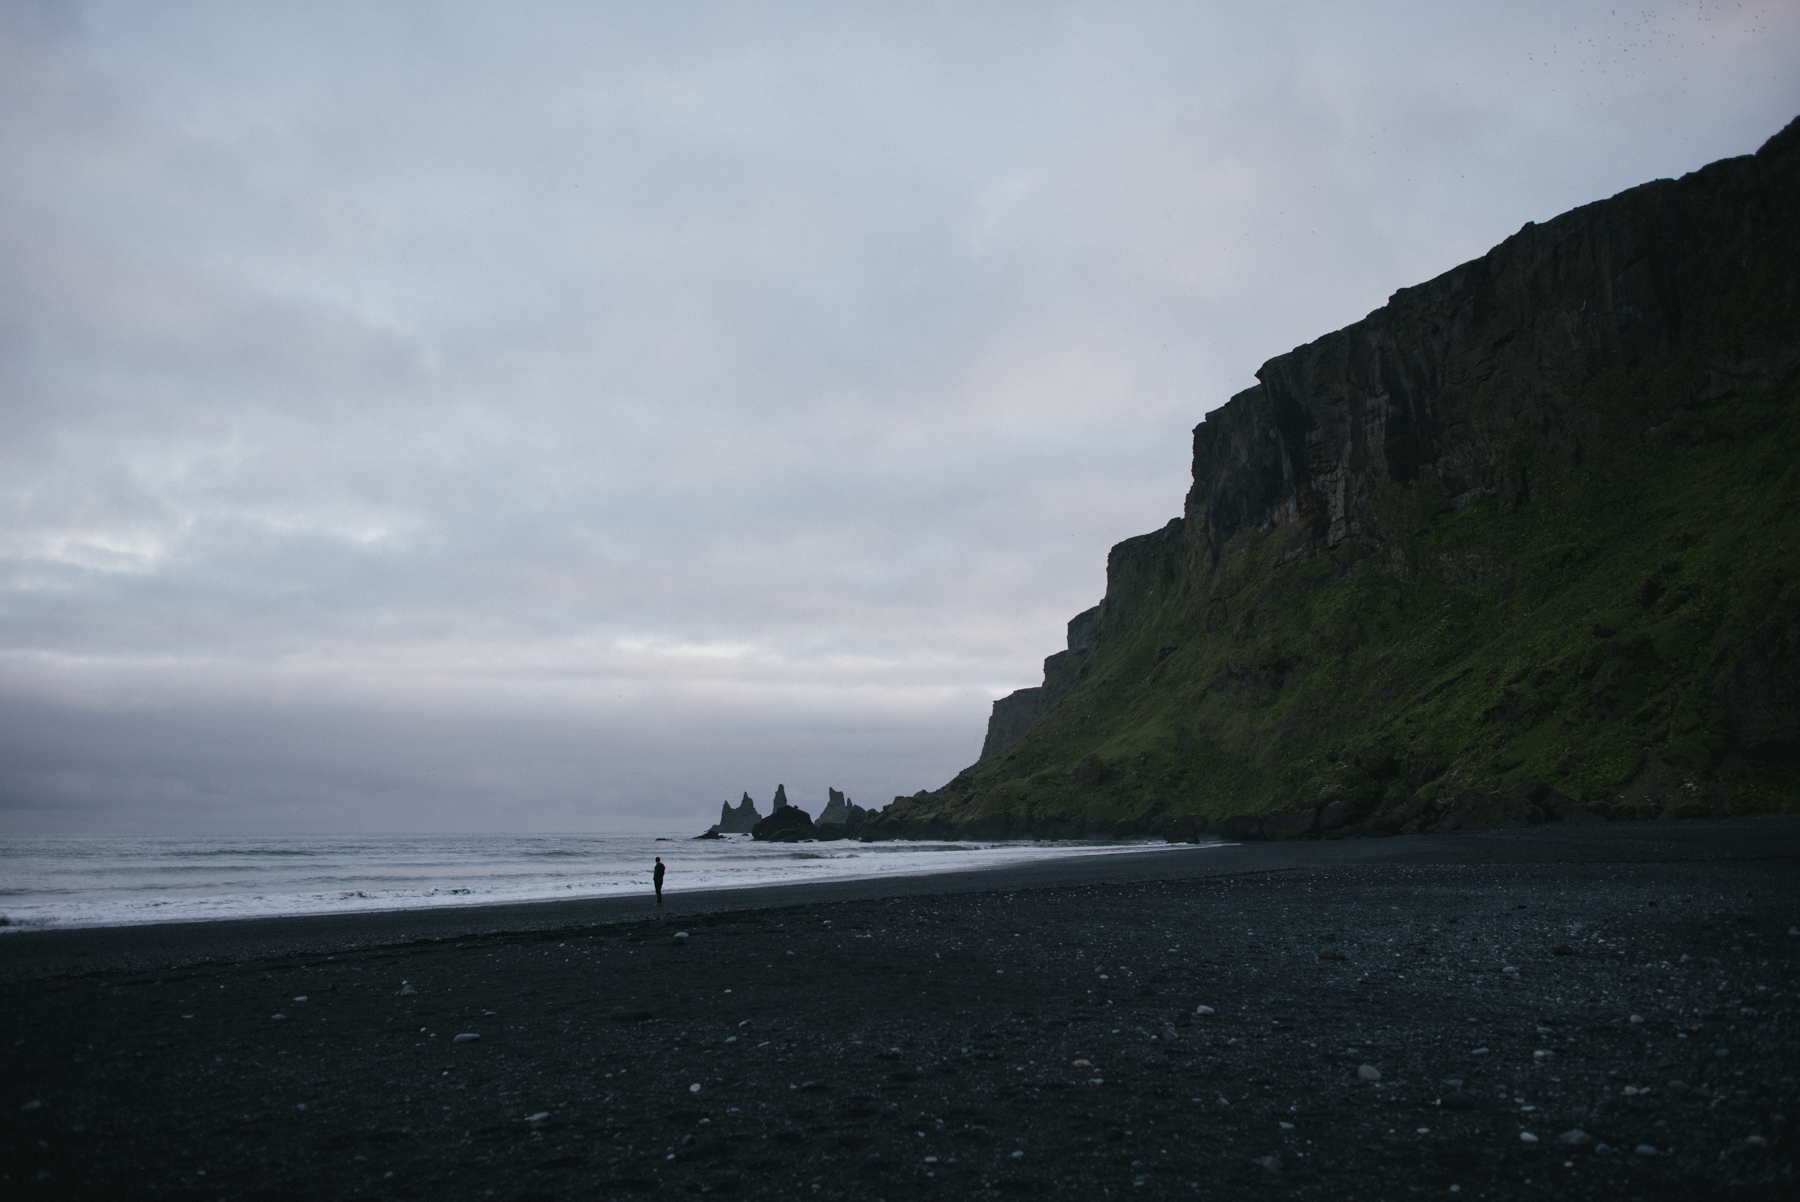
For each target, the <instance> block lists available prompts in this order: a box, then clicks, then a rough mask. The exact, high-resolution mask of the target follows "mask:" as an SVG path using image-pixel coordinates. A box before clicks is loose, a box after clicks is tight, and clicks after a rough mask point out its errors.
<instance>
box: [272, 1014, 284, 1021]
mask: <svg viewBox="0 0 1800 1202" xmlns="http://www.w3.org/2000/svg"><path fill="white" fill-rule="evenodd" d="M269 1017H270V1018H272V1019H277V1020H280V1019H284V1018H286V1017H287V1015H285V1014H271V1015H269Z"/></svg>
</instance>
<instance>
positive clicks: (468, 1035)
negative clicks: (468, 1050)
mask: <svg viewBox="0 0 1800 1202" xmlns="http://www.w3.org/2000/svg"><path fill="white" fill-rule="evenodd" d="M480 1038H481V1036H479V1035H477V1034H476V1033H475V1032H473V1031H464V1032H463V1033H462V1034H461V1035H458V1036H457V1037H456V1038H455V1039H452V1040H451V1041H450V1042H451V1043H474V1042H475V1041H476V1040H477V1039H480Z"/></svg>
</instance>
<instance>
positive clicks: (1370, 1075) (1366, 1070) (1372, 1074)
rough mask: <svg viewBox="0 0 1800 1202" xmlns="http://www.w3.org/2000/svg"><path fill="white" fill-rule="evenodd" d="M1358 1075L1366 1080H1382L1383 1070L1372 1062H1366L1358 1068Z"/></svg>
mask: <svg viewBox="0 0 1800 1202" xmlns="http://www.w3.org/2000/svg"><path fill="white" fill-rule="evenodd" d="M1356 1075H1357V1076H1358V1077H1359V1078H1361V1079H1362V1080H1364V1081H1379V1080H1381V1070H1380V1069H1378V1068H1376V1067H1375V1066H1374V1065H1372V1064H1365V1065H1363V1066H1362V1067H1360V1068H1358V1069H1357V1070H1356Z"/></svg>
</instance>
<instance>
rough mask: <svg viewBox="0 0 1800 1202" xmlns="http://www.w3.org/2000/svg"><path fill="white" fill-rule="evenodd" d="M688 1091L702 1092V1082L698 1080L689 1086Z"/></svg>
mask: <svg viewBox="0 0 1800 1202" xmlns="http://www.w3.org/2000/svg"><path fill="white" fill-rule="evenodd" d="M688 1092H689V1093H699V1092H700V1083H699V1082H698V1081H696V1082H694V1083H693V1084H692V1085H690V1086H688Z"/></svg>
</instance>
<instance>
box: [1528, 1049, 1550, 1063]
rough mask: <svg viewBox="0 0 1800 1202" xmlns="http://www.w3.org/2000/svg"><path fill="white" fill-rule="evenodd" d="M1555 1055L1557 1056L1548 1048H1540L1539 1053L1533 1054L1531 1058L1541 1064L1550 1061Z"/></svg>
mask: <svg viewBox="0 0 1800 1202" xmlns="http://www.w3.org/2000/svg"><path fill="white" fill-rule="evenodd" d="M1555 1055H1556V1053H1555V1052H1552V1051H1550V1050H1548V1049H1546V1048H1539V1049H1538V1050H1537V1051H1535V1052H1533V1053H1532V1054H1531V1058H1532V1059H1533V1060H1537V1061H1540V1062H1541V1061H1544V1060H1549V1059H1551V1058H1553V1057H1554V1056H1555Z"/></svg>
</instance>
